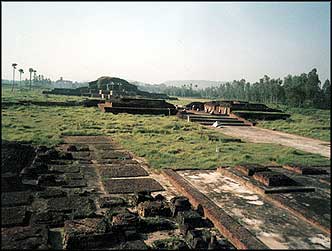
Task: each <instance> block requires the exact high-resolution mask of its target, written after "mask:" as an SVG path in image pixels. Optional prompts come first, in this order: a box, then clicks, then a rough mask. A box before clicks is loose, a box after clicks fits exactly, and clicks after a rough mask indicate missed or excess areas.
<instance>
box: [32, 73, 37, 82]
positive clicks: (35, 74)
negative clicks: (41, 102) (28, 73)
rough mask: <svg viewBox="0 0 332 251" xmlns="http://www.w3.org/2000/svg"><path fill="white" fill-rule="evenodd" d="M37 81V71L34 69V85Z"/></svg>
mask: <svg viewBox="0 0 332 251" xmlns="http://www.w3.org/2000/svg"><path fill="white" fill-rule="evenodd" d="M36 82H37V71H36V70H33V85H36Z"/></svg>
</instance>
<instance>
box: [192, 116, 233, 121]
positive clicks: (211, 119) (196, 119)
mask: <svg viewBox="0 0 332 251" xmlns="http://www.w3.org/2000/svg"><path fill="white" fill-rule="evenodd" d="M189 119H190V121H220V122H223V121H225V122H228V121H238V119H236V118H227V117H226V118H191V117H190V118H189Z"/></svg>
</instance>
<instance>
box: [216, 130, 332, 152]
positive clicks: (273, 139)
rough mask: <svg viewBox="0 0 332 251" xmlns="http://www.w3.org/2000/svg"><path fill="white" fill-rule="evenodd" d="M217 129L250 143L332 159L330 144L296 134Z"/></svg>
mask: <svg viewBox="0 0 332 251" xmlns="http://www.w3.org/2000/svg"><path fill="white" fill-rule="evenodd" d="M213 128H215V127H213ZM215 129H216V130H221V131H222V132H223V133H224V134H226V135H229V136H233V137H238V138H241V139H244V140H247V141H249V142H254V143H273V144H279V145H284V146H289V147H293V148H296V149H299V150H302V151H305V152H309V153H316V154H320V155H322V156H324V157H327V158H331V152H330V151H331V146H330V143H329V142H325V141H321V140H318V139H312V138H307V137H302V136H298V135H294V134H289V133H284V132H277V131H272V130H269V129H263V128H257V127H252V126H251V127H249V126H248V127H243V126H241V127H239V126H224V127H222V128H215Z"/></svg>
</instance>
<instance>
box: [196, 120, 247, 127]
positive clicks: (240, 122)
mask: <svg viewBox="0 0 332 251" xmlns="http://www.w3.org/2000/svg"><path fill="white" fill-rule="evenodd" d="M214 122H215V121H200V122H198V123H199V124H201V125H213V124H214ZM218 125H221V126H223V125H224V126H246V125H247V124H245V123H243V121H235V122H222V123H219V124H218Z"/></svg>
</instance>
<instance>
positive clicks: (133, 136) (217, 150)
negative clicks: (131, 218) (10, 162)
mask: <svg viewBox="0 0 332 251" xmlns="http://www.w3.org/2000/svg"><path fill="white" fill-rule="evenodd" d="M25 95H27V97H28V98H29V99H32V97H33V95H38V93H37V94H36V92H35V91H34V92H31V96H32V97H30V96H29V95H30V93H29V92H27V93H25ZM53 98H54V99H57V98H59V99H64V98H65V97H63V96H56V98H55V97H53ZM57 100H58V99H57ZM1 132H2V139H5V140H17V141H29V142H31V143H33V144H36V145H37V144H43V145H47V146H52V145H56V144H59V143H61V142H62V136H65V135H107V136H112V137H113V138H114V139H115V140H117V141H118V142H119V143H120V144H121V145H122V146H123V147H125V148H127V149H129V150H130V151H132V152H134V153H135V154H136V155H138V156H140V157H144V158H145V159H146V160H147V162H148V163H149V164H150V166H151V167H153V168H156V169H160V168H176V169H183V168H193V169H208V168H215V167H216V166H219V165H230V166H232V165H235V164H239V163H244V162H245V163H261V164H269V165H270V164H271V165H273V164H285V163H302V164H329V163H330V161H329V159H327V158H324V157H322V156H320V155H316V154H310V153H305V152H302V151H300V150H295V149H293V148H289V147H284V146H279V145H274V144H255V143H245V142H241V141H240V140H239V139H235V138H232V137H229V136H226V135H224V134H222V133H221V132H218V131H216V130H213V129H208V128H205V127H202V126H201V125H199V124H197V123H193V122H187V121H186V120H181V119H179V118H177V117H175V116H171V117H168V116H153V115H131V114H118V115H114V114H111V113H102V112H100V111H99V109H98V108H97V107H90V108H86V107H78V106H72V107H60V106H52V107H43V106H35V105H30V106H18V105H13V106H10V107H7V108H2V126H1Z"/></svg>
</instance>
